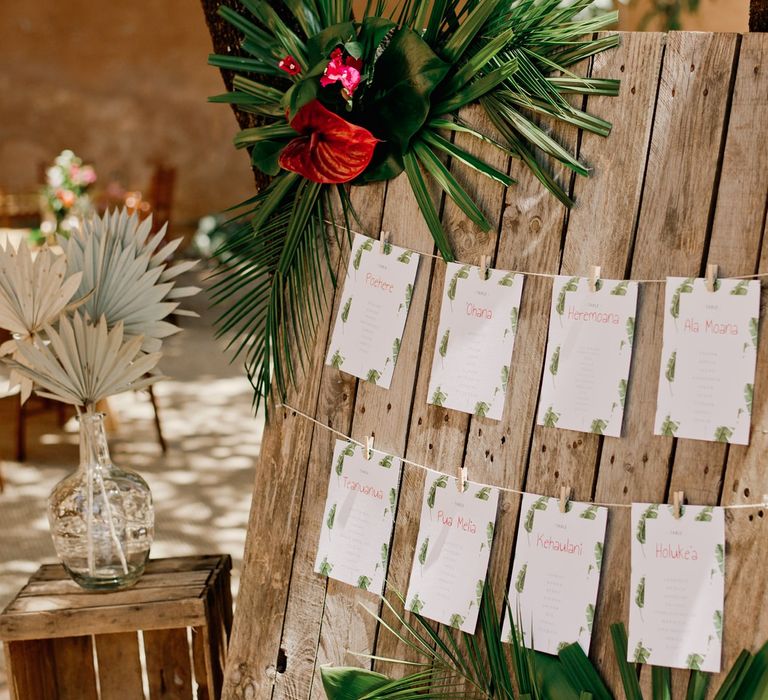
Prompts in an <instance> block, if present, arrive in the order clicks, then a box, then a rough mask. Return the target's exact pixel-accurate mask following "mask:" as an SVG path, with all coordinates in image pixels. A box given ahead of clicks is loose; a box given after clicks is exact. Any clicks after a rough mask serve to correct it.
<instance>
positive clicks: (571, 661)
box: [320, 582, 768, 700]
mask: <svg viewBox="0 0 768 700" xmlns="http://www.w3.org/2000/svg"><path fill="white" fill-rule="evenodd" d="M481 584H482V582H481ZM393 596H394V599H395V601H397V602H399V605H400V607H399V608H396V607H395V605H394V604H393V603H392V602H390V601H389V600H388V599H387V598H386V597H382V603H383V606H384V608H386V609H387V610H388V611H389V612H391V613H392V614H393V615H394V617H395V619H396V622H397V624H394V625H390V624H388V623H387V622H385V620H384V619H383V618H382V617H380V616H379V614H377V613H376V612H375V611H373V610H369V609H368V608H365V610H366V611H367V612H368V613H369V614H370V615H372V616H373V617H374V618H375V619H376V620H377V622H378V623H379V624H380V625H381V627H382V629H384V630H386V631H388V632H389V633H391V634H394V635H395V636H396V637H397V638H398V640H399V641H400V642H401V643H402V644H403V645H404V646H406V647H408V648H409V649H410V650H411V651H413V652H415V654H416V656H415V657H414V658H416V659H418V660H415V661H405V660H402V661H401V660H398V659H392V658H382V657H378V656H375V655H371V654H363V653H361V654H356V656H358V657H360V658H364V659H368V660H372V661H382V662H389V663H396V664H400V665H402V666H403V668H405V669H411V670H412V672H411V673H408V674H407V675H405V676H404V677H403V678H398V679H390V678H388V677H387V676H384V675H382V674H380V673H374V672H372V671H370V670H367V669H361V668H357V667H353V668H351V667H350V668H335V667H331V666H323V667H321V669H320V673H321V676H322V679H323V686H324V688H325V691H326V695H327V697H328V700H374V699H384V698H402V699H406V698H427V699H430V698H432V699H434V698H466V699H468V700H469V699H471V698H482V699H483V700H516V699H519V700H585V699H586V698H592V699H593V700H613V698H614V696H613V695H612V694H611V692H610V691H609V689H608V687H607V686H606V684H605V682H604V681H603V680H602V678H601V677H600V674H599V673H598V671H597V669H596V668H595V666H594V665H593V664H592V662H591V661H590V660H589V658H588V657H587V655H586V654H585V653H584V651H583V650H582V648H581V646H580V645H579V644H578V643H575V644H568V645H565V646H564V647H563V648H562V649H561V650H560V651H559V653H558V655H557V656H551V655H549V654H542V653H539V652H535V651H532V650H531V649H529V648H527V647H526V646H525V645H524V642H523V639H522V635H521V634H520V633H519V630H520V629H521V622H520V620H521V614H520V611H519V610H518V611H517V614H516V615H514V617H513V619H515V620H516V623H515V624H511V625H510V630H511V631H510V637H509V640H508V641H509V644H506V643H502V641H501V625H500V621H499V615H498V614H497V612H496V606H495V603H494V596H493V591H492V590H491V588H490V586H489V585H485V587H484V591H483V594H482V596H483V597H482V602H481V608H480V629H479V630H478V633H477V634H476V635H472V634H467V633H461V634H460V635H459V634H457V633H456V631H455V630H452V629H451V628H450V627H447V626H443V625H441V626H440V628H439V630H435V629H434V625H433V624H431V623H430V622H429V621H428V620H426V619H425V618H423V617H422V616H421V615H419V614H416V613H410V614H408V613H404V612H402V606H403V605H404V604H405V601H404V599H403V597H402V596H401V595H400V594H399V593H397V592H393ZM505 609H506V614H507V615H510V616H512V611H511V606H510V604H509V601H508V600H506V598H505ZM611 634H612V636H613V640H614V648H615V652H616V662H617V665H618V668H619V672H620V675H621V678H622V683H623V690H624V692H625V698H626V700H642V698H643V696H642V694H641V691H640V685H639V682H638V675H637V666H636V665H635V664H630V663H628V662H627V661H626V658H627V635H626V630H625V629H624V625H623V624H616V625H613V626H612V627H611ZM652 686H653V697H654V698H657V697H658V698H664V697H671V696H670V695H669V692H670V687H671V686H670V670H669V669H668V668H661V667H653V671H652ZM707 686H708V677H707V675H706V674H704V673H701V672H700V671H694V672H693V673H692V674H691V676H690V680H689V683H688V690H687V694H686V697H687V698H688V700H703V698H704V696H705V695H706V692H707ZM766 688H768V643H766V644H765V645H764V646H763V647H762V649H760V651H759V652H758V653H757V654H755V655H754V656H753V655H752V654H750V653H748V652H746V651H744V652H742V654H741V655H740V656H739V658H738V659H737V660H736V662H735V663H734V665H733V667H732V668H731V670H730V671H729V673H728V674H727V676H726V678H725V681H724V682H723V685H722V687H721V688H720V691H719V692H718V693H717V694H716V696H715V700H736V699H737V698H738V700H762V698H763V697H764V693H765V691H766Z"/></svg>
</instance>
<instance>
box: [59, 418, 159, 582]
mask: <svg viewBox="0 0 768 700" xmlns="http://www.w3.org/2000/svg"><path fill="white" fill-rule="evenodd" d="M48 522H49V524H50V527H51V536H52V537H53V544H54V547H55V548H56V553H57V554H58V555H59V559H61V562H62V564H64V568H65V569H66V570H67V573H69V575H70V576H71V577H72V578H73V579H74V580H75V581H76V582H77V583H78V584H80V585H81V586H82V587H83V588H89V589H102V590H117V589H120V588H127V587H129V586H131V585H133V584H134V583H135V582H136V581H137V580H138V579H139V578H140V577H141V575H142V573H143V572H144V565H145V564H146V562H147V559H148V558H149V549H150V547H151V546H152V540H153V538H154V524H155V511H154V506H153V505H152V493H151V492H150V490H149V486H147V483H146V482H145V481H144V479H142V478H141V477H140V476H139V475H138V474H137V473H135V472H132V471H129V470H124V469H118V468H117V467H116V466H115V465H114V464H112V460H111V459H110V456H109V447H108V446H107V438H106V435H105V433H104V414H102V413H85V414H82V415H81V416H80V466H79V468H78V470H77V471H76V472H75V473H74V474H71V475H70V476H68V477H66V478H65V479H62V480H61V481H60V482H59V483H58V484H57V485H56V486H55V488H54V489H53V491H52V492H51V495H50V496H49V497H48Z"/></svg>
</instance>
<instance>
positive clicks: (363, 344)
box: [325, 233, 419, 389]
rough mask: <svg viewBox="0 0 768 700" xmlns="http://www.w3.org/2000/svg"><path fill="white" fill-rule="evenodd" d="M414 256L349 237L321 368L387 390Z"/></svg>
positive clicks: (408, 300)
mask: <svg viewBox="0 0 768 700" xmlns="http://www.w3.org/2000/svg"><path fill="white" fill-rule="evenodd" d="M418 266H419V254H418V253H414V252H413V251H411V250H406V249H405V248H399V247H398V246H395V245H392V244H391V243H381V242H379V241H377V240H375V239H373V238H368V236H363V235H362V234H359V233H358V234H355V239H354V241H353V243H352V251H351V253H350V256H349V265H348V266H347V276H346V279H345V281H344V290H343V292H342V296H341V299H342V301H341V306H340V307H339V314H338V316H337V317H336V323H335V324H334V326H333V333H332V335H331V342H330V345H329V346H328V355H327V357H326V359H325V363H326V364H327V365H331V366H332V367H336V368H337V369H340V370H342V371H344V372H347V373H349V374H352V375H354V376H355V377H359V378H360V379H365V380H366V381H368V382H371V383H372V384H377V385H379V386H382V387H384V388H385V389H389V385H390V383H391V382H392V374H393V372H394V369H395V364H396V363H397V356H398V354H399V353H400V345H401V343H402V339H403V329H404V328H405V320H406V318H407V317H408V309H409V307H410V305H411V297H412V296H413V284H414V281H415V279H416V270H417V269H418Z"/></svg>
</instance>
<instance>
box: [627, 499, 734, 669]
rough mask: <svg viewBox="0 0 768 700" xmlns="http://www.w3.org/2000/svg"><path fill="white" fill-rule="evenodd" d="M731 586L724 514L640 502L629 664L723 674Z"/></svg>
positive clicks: (634, 510)
mask: <svg viewBox="0 0 768 700" xmlns="http://www.w3.org/2000/svg"><path fill="white" fill-rule="evenodd" d="M724 581H725V519H724V517H723V509H722V508H716V507H712V506H682V508H681V517H680V518H675V515H674V509H673V507H672V506H670V505H664V504H661V505H660V504H658V503H633V504H632V576H631V589H630V600H629V643H628V646H627V660H628V661H634V662H637V663H649V664H653V665H654V666H671V667H672V668H690V669H696V670H700V671H709V672H712V673H717V672H719V671H720V657H721V646H722V636H723V600H724V588H725V586H724Z"/></svg>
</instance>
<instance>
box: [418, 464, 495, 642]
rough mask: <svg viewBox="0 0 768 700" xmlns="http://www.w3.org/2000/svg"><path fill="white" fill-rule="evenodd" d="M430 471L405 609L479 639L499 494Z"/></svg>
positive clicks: (484, 487)
mask: <svg viewBox="0 0 768 700" xmlns="http://www.w3.org/2000/svg"><path fill="white" fill-rule="evenodd" d="M457 484H458V482H457V480H456V479H454V478H453V477H449V476H447V475H446V474H440V473H439V472H434V471H432V470H429V471H428V472H427V479H426V483H425V486H424V499H423V502H422V507H421V521H420V523H419V535H418V539H417V544H416V555H415V557H414V559H413V566H412V568H411V577H410V580H409V582H408V595H407V596H406V607H407V609H408V610H410V611H411V612H416V613H419V614H421V615H423V616H424V617H428V618H429V619H430V620H436V621H437V622H442V623H443V624H446V625H450V626H451V627H455V628H457V629H460V630H462V631H464V632H469V633H471V634H474V632H475V627H476V625H477V614H478V612H479V610H480V602H481V601H482V597H483V587H484V585H485V577H486V574H487V571H488V558H489V556H490V553H491V546H492V545H493V532H494V527H495V521H496V508H497V506H498V501H499V492H498V490H497V489H495V488H492V487H490V486H483V485H482V484H474V483H467V488H466V490H465V491H463V492H459V490H458V487H457Z"/></svg>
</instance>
